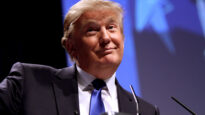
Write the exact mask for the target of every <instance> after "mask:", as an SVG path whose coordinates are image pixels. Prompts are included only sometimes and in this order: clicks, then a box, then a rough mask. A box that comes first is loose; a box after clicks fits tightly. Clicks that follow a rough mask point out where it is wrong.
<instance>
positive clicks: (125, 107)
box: [116, 80, 136, 113]
mask: <svg viewBox="0 0 205 115" xmlns="http://www.w3.org/2000/svg"><path fill="white" fill-rule="evenodd" d="M116 85H117V96H118V106H119V112H123V113H136V104H135V101H134V98H133V97H132V95H131V94H130V93H129V92H127V91H126V90H125V89H123V88H122V87H121V86H120V84H119V83H118V81H117V80H116Z"/></svg>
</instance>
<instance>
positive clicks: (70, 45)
mask: <svg viewBox="0 0 205 115" xmlns="http://www.w3.org/2000/svg"><path fill="white" fill-rule="evenodd" d="M65 48H66V50H67V52H68V53H69V55H70V56H71V57H72V58H76V56H77V52H76V48H75V45H74V41H73V39H72V38H68V39H67V40H66V41H65Z"/></svg>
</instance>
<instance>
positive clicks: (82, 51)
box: [0, 0, 158, 115]
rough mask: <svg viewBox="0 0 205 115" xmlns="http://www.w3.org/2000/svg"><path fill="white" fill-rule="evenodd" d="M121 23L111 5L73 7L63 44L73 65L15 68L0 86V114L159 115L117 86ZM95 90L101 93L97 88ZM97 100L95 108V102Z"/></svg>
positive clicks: (88, 2) (97, 0) (87, 1)
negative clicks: (60, 67) (57, 67)
mask: <svg viewBox="0 0 205 115" xmlns="http://www.w3.org/2000/svg"><path fill="white" fill-rule="evenodd" d="M122 18H123V16H122V9H121V7H120V6H119V5H118V4H117V3H114V2H111V1H104V0H81V1H80V2H78V3H77V4H75V5H74V6H73V7H71V9H70V10H69V12H68V14H67V15H66V18H65V22H64V37H63V38H62V44H63V46H64V47H65V49H66V50H67V51H68V53H69V54H70V56H71V58H72V59H73V60H74V61H75V63H76V64H74V65H73V66H71V67H68V68H63V69H55V68H52V67H49V66H44V65H37V64H25V63H16V64H14V66H13V67H12V69H11V72H10V74H9V76H8V77H7V78H6V79H4V80H3V81H2V83H1V84H0V113H6V114H12V115H21V114H25V115H73V114H81V115H98V114H100V113H103V112H122V113H127V114H136V113H137V111H139V113H140V114H141V115H157V114H158V111H157V109H156V108H155V107H153V106H152V105H151V104H149V103H147V102H145V101H143V100H142V99H140V98H138V99H137V100H138V103H137V104H136V103H135V101H134V98H133V96H132V95H131V94H130V93H129V92H127V91H125V90H124V89H123V88H122V87H121V86H120V85H119V83H118V82H117V80H116V76H115V72H116V70H117V68H118V66H119V64H120V63H121V60H122V57H123V49H124V35H123V26H122V22H123V20H122ZM94 81H99V82H97V83H96V82H94ZM99 84H103V87H100V88H96V86H97V87H98V86H99ZM95 91H97V94H99V95H100V96H99V95H98V96H96V95H95ZM96 98H97V99H99V100H98V101H99V102H98V101H96V100H95V101H93V100H94V99H96ZM99 103H100V104H99ZM93 104H94V106H93ZM98 105H100V106H99V107H98ZM137 106H139V110H137ZM97 111H99V113H96V112H97Z"/></svg>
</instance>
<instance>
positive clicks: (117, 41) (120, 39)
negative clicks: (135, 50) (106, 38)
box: [112, 34, 124, 48]
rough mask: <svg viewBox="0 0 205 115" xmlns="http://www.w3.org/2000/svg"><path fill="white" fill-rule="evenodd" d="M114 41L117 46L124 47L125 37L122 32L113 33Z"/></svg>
mask: <svg viewBox="0 0 205 115" xmlns="http://www.w3.org/2000/svg"><path fill="white" fill-rule="evenodd" d="M112 38H113V42H114V43H115V45H116V46H118V47H120V48H124V37H123V35H121V34H115V35H113V37H112Z"/></svg>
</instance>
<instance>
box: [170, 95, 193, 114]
mask: <svg viewBox="0 0 205 115" xmlns="http://www.w3.org/2000/svg"><path fill="white" fill-rule="evenodd" d="M171 98H172V99H173V100H174V101H175V102H177V103H178V104H179V105H181V106H182V107H183V108H184V109H186V110H187V111H188V112H190V113H191V114H192V115H196V113H194V112H193V111H191V110H190V109H189V108H188V107H186V106H185V105H184V104H182V103H181V102H179V101H178V100H177V99H176V98H174V97H173V96H172V97H171Z"/></svg>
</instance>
